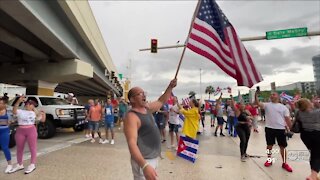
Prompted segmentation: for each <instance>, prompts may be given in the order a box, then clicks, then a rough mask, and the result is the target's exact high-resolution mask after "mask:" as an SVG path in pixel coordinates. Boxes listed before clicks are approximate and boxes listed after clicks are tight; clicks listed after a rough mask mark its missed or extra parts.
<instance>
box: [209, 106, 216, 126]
mask: <svg viewBox="0 0 320 180" xmlns="http://www.w3.org/2000/svg"><path fill="white" fill-rule="evenodd" d="M210 113H211V117H210V120H211V121H210V122H211V127H214V121H215V119H216V115H217V111H216V106H215V105H214V104H213V103H212V104H211V108H210Z"/></svg>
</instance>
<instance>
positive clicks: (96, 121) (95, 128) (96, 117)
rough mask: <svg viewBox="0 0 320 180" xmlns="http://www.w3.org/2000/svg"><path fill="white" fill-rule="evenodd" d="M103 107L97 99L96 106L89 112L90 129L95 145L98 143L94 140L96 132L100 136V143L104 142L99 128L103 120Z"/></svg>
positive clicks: (92, 141)
mask: <svg viewBox="0 0 320 180" xmlns="http://www.w3.org/2000/svg"><path fill="white" fill-rule="evenodd" d="M102 111H103V109H102V107H101V105H100V103H99V100H98V99H96V100H95V101H94V104H93V105H92V106H91V107H90V110H89V128H90V131H91V137H92V139H91V143H94V142H96V140H95V139H94V134H95V132H97V133H98V136H99V138H100V139H99V143H100V144H101V143H102V142H103V140H102V138H101V133H100V130H99V126H100V120H101V118H102Z"/></svg>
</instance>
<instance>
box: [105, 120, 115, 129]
mask: <svg viewBox="0 0 320 180" xmlns="http://www.w3.org/2000/svg"><path fill="white" fill-rule="evenodd" d="M104 127H105V128H106V129H111V130H112V129H113V128H114V122H108V121H104Z"/></svg>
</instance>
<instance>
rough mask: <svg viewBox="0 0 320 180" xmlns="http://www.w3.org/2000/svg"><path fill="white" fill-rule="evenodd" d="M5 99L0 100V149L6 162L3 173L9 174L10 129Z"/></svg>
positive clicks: (10, 169) (10, 167) (10, 165)
mask: <svg viewBox="0 0 320 180" xmlns="http://www.w3.org/2000/svg"><path fill="white" fill-rule="evenodd" d="M6 102H7V100H6V98H4V97H2V98H0V147H1V149H2V151H3V153H4V156H5V157H6V160H7V163H8V165H7V167H6V169H5V171H4V172H5V173H9V172H10V171H12V168H13V166H12V163H11V153H10V149H9V141H10V128H9V120H10V119H9V118H10V117H9V114H8V111H7V107H6Z"/></svg>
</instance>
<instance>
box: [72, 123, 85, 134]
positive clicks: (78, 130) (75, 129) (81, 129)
mask: <svg viewBox="0 0 320 180" xmlns="http://www.w3.org/2000/svg"><path fill="white" fill-rule="evenodd" d="M83 129H84V125H83V124H82V125H78V126H73V130H74V131H75V132H80V131H83Z"/></svg>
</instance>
